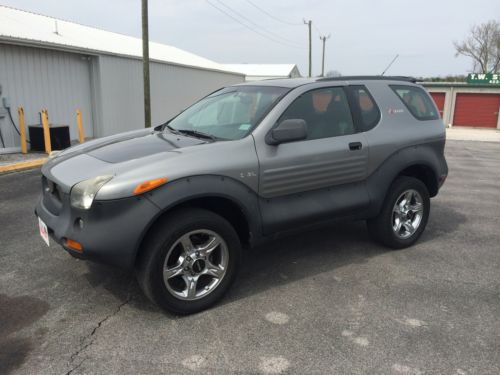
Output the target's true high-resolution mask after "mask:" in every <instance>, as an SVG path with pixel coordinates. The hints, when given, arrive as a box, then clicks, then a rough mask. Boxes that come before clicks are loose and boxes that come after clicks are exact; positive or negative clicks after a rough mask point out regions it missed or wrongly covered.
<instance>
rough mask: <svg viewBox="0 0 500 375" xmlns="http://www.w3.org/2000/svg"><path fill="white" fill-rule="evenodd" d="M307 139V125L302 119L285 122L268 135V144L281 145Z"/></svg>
mask: <svg viewBox="0 0 500 375" xmlns="http://www.w3.org/2000/svg"><path fill="white" fill-rule="evenodd" d="M306 138H307V123H306V122H305V121H304V120H302V119H289V120H284V121H282V122H280V123H279V124H278V126H277V127H275V128H274V129H273V130H271V131H270V132H269V133H267V136H266V143H267V144H268V145H279V144H280V143H286V142H293V141H301V140H303V139H306Z"/></svg>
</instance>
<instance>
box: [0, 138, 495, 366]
mask: <svg viewBox="0 0 500 375" xmlns="http://www.w3.org/2000/svg"><path fill="white" fill-rule="evenodd" d="M446 153H447V159H448V162H449V166H450V175H449V178H448V181H447V182H446V184H445V186H444V188H443V189H442V191H441V192H440V194H439V196H438V197H437V198H435V199H433V201H432V212H431V217H430V221H429V224H428V227H427V230H426V232H425V233H424V235H423V236H422V238H421V240H420V241H419V242H418V244H417V245H415V246H413V247H412V248H409V249H405V250H400V251H391V250H388V249H385V248H383V247H381V246H378V245H376V244H374V243H372V242H371V241H370V239H369V238H368V234H367V231H366V229H365V226H364V224H363V223H343V224H338V225H335V226H332V227H329V228H326V229H321V230H316V231H312V232H308V233H304V234H302V235H299V236H294V237H290V238H287V239H284V240H281V241H279V242H276V243H272V244H269V245H267V246H265V247H262V248H259V249H256V250H255V251H252V252H250V253H248V254H247V255H246V259H245V262H244V266H243V269H242V271H241V274H240V277H239V279H238V281H237V283H236V284H235V285H234V287H233V288H232V289H231V291H230V293H229V295H228V296H227V297H226V298H225V299H224V300H223V301H222V302H221V303H220V304H219V305H217V306H215V307H214V308H213V309H211V310H209V311H205V312H203V313H200V314H196V315H192V316H188V317H175V316H171V315H168V314H165V313H163V312H161V311H160V310H159V309H158V308H157V307H155V306H154V305H152V304H151V303H149V302H148V301H147V300H146V299H145V298H144V297H143V295H142V293H141V291H140V290H139V287H138V285H137V283H136V282H135V280H134V278H133V276H132V275H130V274H127V273H125V272H122V271H118V270H115V269H111V268H107V267H104V266H100V265H95V264H91V263H87V262H83V261H78V260H75V259H73V258H71V257H70V256H69V255H68V254H66V253H65V252H64V251H63V250H62V249H61V248H59V247H58V246H57V245H54V244H53V245H51V246H50V247H47V246H45V244H44V243H43V241H42V240H41V239H40V238H39V236H38V232H37V221H36V218H35V217H34V215H33V208H34V205H35V201H36V199H37V196H38V193H39V190H40V186H39V180H40V179H39V171H38V170H34V171H30V172H20V173H13V174H8V175H4V176H0V209H1V211H0V212H1V214H0V240H1V246H0V374H6V373H11V372H12V373H19V374H62V373H75V374H80V373H87V374H95V373H107V374H114V373H116V374H124V373H127V374H129V373H168V374H187V373H191V372H192V373H203V374H206V373H217V374H224V373H245V374H255V373H264V374H274V373H301V374H331V373H349V374H353V373H355V374H357V373H380V374H391V373H394V374H498V373H500V323H499V317H500V298H499V297H500V293H499V292H500V287H499V281H500V273H499V269H500V231H499V230H498V226H499V224H500V222H499V216H500V199H499V197H500V187H499V182H500V143H486V142H465V141H449V142H448V145H447V150H446Z"/></svg>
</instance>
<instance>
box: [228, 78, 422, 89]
mask: <svg viewBox="0 0 500 375" xmlns="http://www.w3.org/2000/svg"><path fill="white" fill-rule="evenodd" d="M329 81H333V82H358V81H359V82H361V83H362V82H363V81H387V82H407V83H415V79H414V78H411V77H397V76H342V77H332V78H328V77H311V78H284V79H283V78H278V79H266V80H263V81H251V82H244V83H238V84H236V85H234V86H277V87H287V88H295V87H299V86H303V85H307V84H309V83H314V82H325V83H326V82H329Z"/></svg>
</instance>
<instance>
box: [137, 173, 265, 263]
mask: <svg viewBox="0 0 500 375" xmlns="http://www.w3.org/2000/svg"><path fill="white" fill-rule="evenodd" d="M147 198H148V199H149V200H151V201H152V202H153V203H154V204H155V205H157V206H158V207H159V208H160V210H159V211H158V213H157V214H156V215H155V216H154V217H153V218H152V219H151V220H150V222H149V223H148V225H147V226H146V228H145V229H144V231H143V233H142V235H141V237H140V239H139V240H138V242H137V245H136V250H135V254H134V265H135V264H137V262H139V261H140V258H141V249H142V247H143V246H142V245H143V244H144V242H145V241H146V240H147V238H148V237H149V234H150V233H152V232H153V231H155V230H157V229H158V228H159V227H160V226H161V225H162V222H163V221H164V219H165V218H166V217H168V216H170V215H172V214H175V212H176V211H178V210H182V209H184V208H192V207H195V208H201V209H205V210H208V211H211V212H213V213H216V214H218V215H220V216H221V217H223V218H224V219H226V220H227V221H228V222H229V223H230V224H231V225H232V226H233V227H234V229H235V230H236V233H237V234H238V237H239V239H240V241H241V243H242V245H243V246H245V245H248V246H251V245H252V243H253V242H254V241H255V240H256V239H257V238H260V237H261V235H262V231H261V218H260V211H259V209H258V201H257V195H256V194H255V193H254V192H253V191H252V190H251V189H249V188H248V187H247V186H245V185H243V184H241V183H240V182H238V181H235V180H233V179H231V178H227V177H220V176H195V177H189V178H185V179H181V180H177V181H174V182H172V183H167V184H165V185H164V186H162V187H161V188H160V189H156V190H154V191H152V192H151V193H150V194H148V195H147Z"/></svg>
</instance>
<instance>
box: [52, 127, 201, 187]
mask: <svg viewBox="0 0 500 375" xmlns="http://www.w3.org/2000/svg"><path fill="white" fill-rule="evenodd" d="M206 143H207V141H206V140H203V139H198V138H194V137H187V136H183V135H178V134H173V133H169V132H161V131H153V130H150V129H147V130H144V129H141V130H138V131H132V132H127V133H122V134H119V135H115V136H110V137H104V138H100V139H96V140H93V141H90V142H86V143H83V144H81V145H77V146H74V147H70V148H68V149H66V150H64V151H62V152H61V153H60V154H58V155H57V156H56V157H55V158H52V159H49V161H48V162H47V163H45V165H44V166H43V168H42V173H43V174H45V175H46V176H47V177H49V178H50V179H52V180H54V181H55V182H57V183H59V185H61V188H62V190H63V191H66V192H69V189H70V188H71V187H72V186H73V185H74V184H76V183H78V182H80V181H83V180H85V179H87V178H91V177H94V176H96V175H103V174H112V175H116V174H117V173H119V172H121V171H123V170H127V168H132V167H133V166H136V165H137V164H138V163H143V164H144V163H147V159H149V160H152V159H154V158H155V156H158V155H161V156H160V157H161V158H162V159H164V160H165V159H168V157H169V156H170V155H169V154H170V153H176V152H180V150H182V149H185V148H189V147H191V146H197V145H203V144H206Z"/></svg>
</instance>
